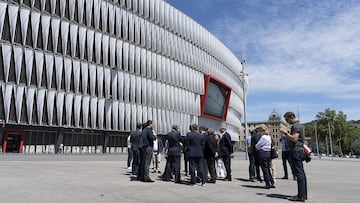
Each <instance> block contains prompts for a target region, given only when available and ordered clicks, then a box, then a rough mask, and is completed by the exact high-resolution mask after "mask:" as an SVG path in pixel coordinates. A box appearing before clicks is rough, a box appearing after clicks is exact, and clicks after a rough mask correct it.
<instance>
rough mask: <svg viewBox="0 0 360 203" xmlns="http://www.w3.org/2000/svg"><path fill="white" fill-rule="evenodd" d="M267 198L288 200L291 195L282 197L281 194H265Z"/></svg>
mask: <svg viewBox="0 0 360 203" xmlns="http://www.w3.org/2000/svg"><path fill="white" fill-rule="evenodd" d="M266 196H267V197H271V198H278V199H289V198H290V197H291V195H283V194H267V195H266Z"/></svg>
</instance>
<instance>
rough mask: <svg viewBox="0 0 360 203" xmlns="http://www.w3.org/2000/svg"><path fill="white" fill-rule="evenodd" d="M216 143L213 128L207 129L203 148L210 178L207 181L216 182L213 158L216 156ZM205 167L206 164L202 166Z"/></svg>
mask: <svg viewBox="0 0 360 203" xmlns="http://www.w3.org/2000/svg"><path fill="white" fill-rule="evenodd" d="M218 155H219V154H218V143H217V140H216V138H215V131H214V129H211V128H210V129H208V136H207V137H206V142H205V148H204V158H205V160H206V164H207V169H208V171H209V174H210V180H208V181H207V182H208V183H215V182H216V168H215V160H216V157H218ZM204 167H206V166H204Z"/></svg>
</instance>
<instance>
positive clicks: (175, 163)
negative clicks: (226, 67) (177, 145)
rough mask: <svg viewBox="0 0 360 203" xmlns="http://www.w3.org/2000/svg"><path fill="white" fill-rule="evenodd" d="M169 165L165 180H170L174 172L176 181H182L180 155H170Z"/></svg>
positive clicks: (166, 169)
mask: <svg viewBox="0 0 360 203" xmlns="http://www.w3.org/2000/svg"><path fill="white" fill-rule="evenodd" d="M167 162H168V164H167V166H166V168H165V175H164V180H170V178H171V177H172V174H173V172H174V174H175V182H176V183H179V182H180V156H168V157H167Z"/></svg>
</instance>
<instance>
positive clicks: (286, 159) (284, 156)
mask: <svg viewBox="0 0 360 203" xmlns="http://www.w3.org/2000/svg"><path fill="white" fill-rule="evenodd" d="M281 159H282V165H283V168H284V177H286V178H287V177H289V176H288V170H287V163H289V166H290V168H291V173H292V175H293V177H294V178H295V177H296V175H295V173H294V167H293V165H292V164H291V162H290V159H289V151H282V153H281Z"/></svg>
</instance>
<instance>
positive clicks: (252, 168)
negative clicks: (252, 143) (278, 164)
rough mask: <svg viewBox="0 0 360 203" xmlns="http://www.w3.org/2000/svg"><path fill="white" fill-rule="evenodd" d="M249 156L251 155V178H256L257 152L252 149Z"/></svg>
mask: <svg viewBox="0 0 360 203" xmlns="http://www.w3.org/2000/svg"><path fill="white" fill-rule="evenodd" d="M248 156H249V178H250V179H254V178H255V170H256V166H255V154H254V152H253V151H252V150H249V152H248Z"/></svg>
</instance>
